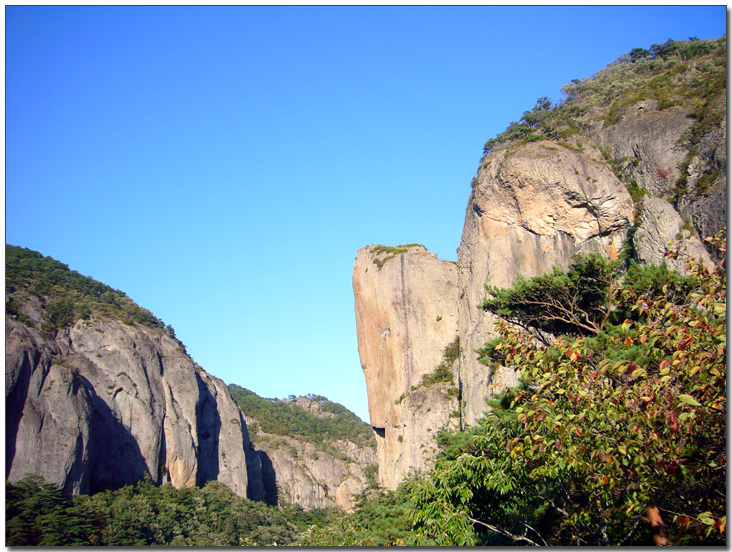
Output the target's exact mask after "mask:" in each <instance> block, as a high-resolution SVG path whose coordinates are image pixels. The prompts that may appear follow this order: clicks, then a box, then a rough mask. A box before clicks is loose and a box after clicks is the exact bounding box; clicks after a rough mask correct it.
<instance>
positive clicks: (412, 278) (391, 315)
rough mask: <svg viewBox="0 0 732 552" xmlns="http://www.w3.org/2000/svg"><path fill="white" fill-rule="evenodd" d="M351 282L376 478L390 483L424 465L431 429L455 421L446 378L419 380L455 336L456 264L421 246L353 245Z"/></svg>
mask: <svg viewBox="0 0 732 552" xmlns="http://www.w3.org/2000/svg"><path fill="white" fill-rule="evenodd" d="M380 265H381V266H380ZM353 289H354V296H355V311H356V327H357V335H358V350H359V355H360V358H361V366H362V368H363V371H364V376H365V378H366V387H367V392H368V400H369V414H370V418H371V425H372V426H373V427H374V431H375V432H376V437H377V449H376V450H377V456H378V463H379V475H378V482H379V484H381V485H382V486H384V487H386V488H389V489H394V488H396V486H397V485H398V484H399V482H400V481H401V480H402V479H403V477H404V475H405V474H406V473H408V472H409V471H410V470H411V469H416V470H422V469H424V468H425V466H426V463H427V461H428V457H429V456H431V455H429V454H427V451H428V450H434V444H433V441H434V435H435V433H436V432H437V431H438V430H439V429H441V428H442V427H446V426H451V427H454V426H455V425H456V424H457V420H456V419H455V418H450V413H451V412H453V411H457V410H458V402H457V396H454V397H448V396H447V386H446V385H436V386H431V387H430V388H424V387H419V384H420V382H421V381H422V377H423V376H425V375H427V374H430V373H432V372H433V371H434V370H435V368H436V367H437V366H438V364H440V362H441V361H442V355H443V352H444V349H445V347H446V346H447V345H448V344H449V343H451V342H452V341H453V340H454V339H455V336H456V335H457V328H458V325H457V324H458V316H457V314H458V313H457V267H456V266H455V264H453V263H449V262H445V261H440V260H438V259H437V256H436V255H435V254H433V253H429V252H427V250H426V249H425V248H424V247H422V246H411V247H409V248H408V251H407V252H405V253H400V254H396V255H394V256H390V255H388V254H386V255H384V254H380V253H379V249H378V246H369V247H365V248H362V249H359V251H358V254H357V257H356V262H355V264H354V270H353ZM413 387H418V389H416V390H414V391H413Z"/></svg>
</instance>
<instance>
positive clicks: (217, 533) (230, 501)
mask: <svg viewBox="0 0 732 552" xmlns="http://www.w3.org/2000/svg"><path fill="white" fill-rule="evenodd" d="M324 519H327V518H325V517H324V516H322V515H321V512H317V511H316V512H312V513H309V512H304V511H303V510H302V508H299V507H296V506H288V507H284V508H277V507H273V506H267V505H266V504H264V503H261V502H253V501H251V500H248V499H246V498H241V497H238V496H236V495H235V494H234V493H233V492H232V491H231V490H230V489H229V488H228V487H226V486H225V485H223V484H222V483H219V482H215V481H214V482H211V483H208V484H207V485H206V486H205V487H203V488H195V487H193V488H188V487H185V488H181V489H175V488H174V487H172V486H171V485H170V484H168V485H164V486H162V487H157V486H155V485H153V484H152V483H151V482H150V480H149V479H145V480H142V481H140V482H139V483H137V484H136V485H134V486H126V487H123V488H121V489H117V490H114V491H105V492H102V493H97V494H95V495H92V496H86V495H79V496H73V497H69V496H64V495H63V494H62V493H61V491H58V490H56V489H55V488H53V487H52V486H51V485H49V484H46V483H45V482H43V480H42V479H41V478H39V477H37V476H29V477H27V478H26V479H24V480H23V481H20V482H18V483H16V484H15V485H10V484H7V485H6V544H7V545H9V546H29V545H39V546H157V545H170V546H207V547H212V546H241V545H244V546H270V545H291V544H294V543H297V542H298V540H299V538H300V537H299V533H300V532H301V531H304V530H305V529H306V528H307V527H312V526H314V525H317V524H322V523H324Z"/></svg>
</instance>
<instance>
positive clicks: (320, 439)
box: [229, 385, 376, 461]
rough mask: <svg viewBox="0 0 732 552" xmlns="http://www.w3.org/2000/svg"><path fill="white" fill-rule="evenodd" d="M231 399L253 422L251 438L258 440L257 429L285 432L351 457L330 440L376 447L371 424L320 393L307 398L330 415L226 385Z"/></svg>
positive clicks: (342, 456) (277, 433)
mask: <svg viewBox="0 0 732 552" xmlns="http://www.w3.org/2000/svg"><path fill="white" fill-rule="evenodd" d="M229 391H231V395H232V397H233V398H234V401H235V402H236V404H237V405H239V408H241V410H242V412H244V413H245V414H246V415H247V417H250V418H253V419H254V420H255V421H256V422H255V423H254V424H249V433H250V437H251V439H252V442H254V443H255V444H256V443H257V441H258V439H261V436H259V435H258V432H259V431H261V432H262V433H268V434H275V435H286V436H288V437H294V438H295V439H300V440H302V441H305V442H308V443H311V444H313V445H315V446H316V447H317V448H319V449H320V450H322V451H324V452H328V453H329V454H332V455H334V456H336V457H338V458H341V459H343V460H347V461H351V460H350V458H348V457H346V456H345V455H344V454H343V453H341V452H339V451H337V450H336V449H335V448H333V446H332V445H331V444H330V443H332V442H333V441H336V440H346V441H351V442H353V443H355V444H357V445H358V446H361V447H371V448H376V438H375V437H374V434H373V431H372V429H371V426H370V425H369V424H367V423H365V422H364V421H362V420H361V418H359V417H358V416H357V415H356V414H354V413H353V412H351V411H350V410H348V409H347V408H346V407H344V406H343V405H341V404H338V403H334V402H332V401H329V400H328V399H326V398H325V397H323V396H320V395H309V396H308V398H309V399H310V400H314V401H316V402H318V403H319V407H320V410H321V411H322V412H325V413H329V414H332V416H325V417H319V416H315V415H313V414H311V413H309V412H306V411H305V409H304V408H303V407H302V406H300V405H299V404H296V403H295V402H294V400H295V399H296V397H294V396H293V397H291V400H281V399H267V398H264V397H260V396H259V395H257V394H256V393H254V392H252V391H249V390H248V389H244V388H243V387H241V386H239V385H229Z"/></svg>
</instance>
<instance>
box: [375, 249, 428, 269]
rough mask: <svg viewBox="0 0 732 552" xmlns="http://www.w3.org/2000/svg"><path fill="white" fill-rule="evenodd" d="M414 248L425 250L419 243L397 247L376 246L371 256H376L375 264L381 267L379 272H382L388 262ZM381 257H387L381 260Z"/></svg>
mask: <svg viewBox="0 0 732 552" xmlns="http://www.w3.org/2000/svg"><path fill="white" fill-rule="evenodd" d="M412 247H423V248H424V245H422V244H419V243H408V244H405V245H397V246H396V247H392V246H389V245H374V246H373V247H372V248H371V254H372V255H374V264H375V265H376V266H377V267H379V270H381V269H382V268H383V266H384V265H385V264H386V262H387V261H389V260H390V259H393V258H394V257H396V256H397V255H401V254H402V253H406V252H408V251H409V250H410V249H411V248H412ZM425 249H426V248H425ZM379 255H385V257H382V258H381V259H379Z"/></svg>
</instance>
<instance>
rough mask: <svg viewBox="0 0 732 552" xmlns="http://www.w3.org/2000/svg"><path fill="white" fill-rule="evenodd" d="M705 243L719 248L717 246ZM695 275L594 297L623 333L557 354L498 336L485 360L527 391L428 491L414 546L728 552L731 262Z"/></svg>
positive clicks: (461, 450)
mask: <svg viewBox="0 0 732 552" xmlns="http://www.w3.org/2000/svg"><path fill="white" fill-rule="evenodd" d="M709 241H713V243H714V245H715V247H717V248H718V249H719V250H720V251H721V252H724V251H725V250H726V237H725V236H724V235H723V234H720V235H718V236H717V237H716V238H715V239H714V240H709ZM636 270H638V269H636ZM653 270H655V271H656V273H655V277H654V278H650V279H649V278H648V277H647V276H648V272H649V271H650V272H652V271H653ZM687 271H688V273H689V274H690V277H689V278H686V279H682V280H680V279H679V278H678V277H673V276H671V275H670V271H669V276H668V277H665V279H666V280H667V282H668V283H663V280H664V278H659V277H658V275H659V272H658V269H657V268H656V269H654V268H650V267H649V268H648V269H640V271H639V272H638V273H637V274H636V275H635V277H634V278H633V279H628V278H625V279H624V278H623V275H622V274H619V275H618V277H617V280H614V281H610V280H608V281H607V282H606V284H607V285H605V286H604V287H603V286H602V285H601V286H599V288H603V289H605V290H606V293H607V298H608V299H609V302H606V303H603V304H606V305H608V306H609V308H610V311H612V312H621V313H623V314H624V315H625V316H624V317H623V319H622V320H618V321H617V323H612V322H611V321H612V320H613V316H610V317H608V319H607V320H608V322H607V323H606V325H604V326H603V327H602V331H600V332H587V331H584V330H582V328H581V327H578V330H577V331H575V332H572V331H571V330H572V329H571V326H568V325H567V324H566V323H565V324H563V326H562V327H563V329H564V330H565V332H564V333H563V334H562V335H559V336H558V337H556V338H555V339H554V340H553V342H552V343H551V344H550V345H549V346H547V345H544V344H543V343H542V341H541V340H537V339H536V335H537V334H536V332H535V331H532V327H531V325H526V326H525V327H524V328H521V327H519V326H516V325H515V324H511V323H508V322H506V321H505V320H504V321H501V322H499V323H498V330H499V331H500V335H501V339H500V341H498V343H493V344H492V345H491V347H490V348H487V349H485V350H483V354H484V355H488V354H490V355H492V359H490V361H492V362H495V361H500V362H501V363H503V364H505V365H508V366H513V367H514V368H516V369H517V370H518V371H519V373H520V375H521V378H522V382H523V384H522V387H521V388H519V389H517V390H514V391H511V392H509V393H507V395H506V396H504V397H502V399H501V400H499V401H496V402H495V403H494V405H493V406H494V408H493V409H492V411H491V412H490V413H489V414H487V415H486V417H485V418H484V419H483V420H481V422H480V426H479V427H477V428H475V429H474V430H472V432H471V433H470V436H469V439H467V441H465V440H463V441H461V443H460V445H459V446H457V447H456V448H455V447H454V450H452V451H449V448H448V449H447V450H448V451H449V452H448V453H447V454H445V456H444V457H443V459H442V460H441V461H440V462H438V465H437V467H436V469H435V470H434V472H433V473H432V474H431V475H430V476H429V477H428V478H427V479H425V481H423V483H422V486H421V488H420V489H419V499H418V501H417V508H416V511H415V516H414V524H415V528H416V529H417V531H418V533H419V534H421V535H422V536H423V537H424V538H425V539H434V540H436V541H437V542H438V543H440V544H453V545H455V544H482V543H486V544H487V543H496V544H501V543H506V542H513V543H516V544H539V545H547V544H549V545H577V544H578V545H618V544H624V545H631V544H634V545H642V544H654V543H656V544H671V545H680V544H697V545H699V544H715V545H720V544H724V543H726V465H727V457H726V431H727V424H726V409H727V398H726V396H727V383H726V358H727V349H726V331H727V322H726V287H727V286H726V270H725V260H724V255H722V261H721V262H720V263H719V264H718V265H717V266H715V267H714V268H712V269H706V268H704V267H703V266H701V265H700V264H698V263H696V262H694V261H690V262H689V263H688V266H687ZM601 272H602V274H604V275H607V272H603V271H601ZM649 282H653V285H649ZM690 283H693V285H690ZM522 285H523V286H524V287H526V282H524V283H523V284H522ZM599 288H596V290H597V289H599ZM532 289H533V288H532ZM680 290H683V292H682V293H680V292H679V291H680ZM535 291H536V290H533V292H535ZM557 296H561V294H559V295H557ZM568 296H569V297H572V296H573V295H572V294H571V293H570V294H568ZM514 299H515V297H514ZM583 308H585V307H583ZM517 312H518V311H513V315H514V316H516V313H517ZM503 314H504V316H505V317H506V318H508V317H509V316H508V315H509V314H511V312H510V309H508V310H506V308H505V305H504V310H503ZM602 318H603V320H605V317H604V315H603V317H602ZM547 330H548V328H547V327H543V328H542V331H543V333H542V335H543V336H544V337H545V336H546V332H547ZM486 363H490V362H488V361H487V362H486ZM447 441H448V442H449V439H448V440H447Z"/></svg>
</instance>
